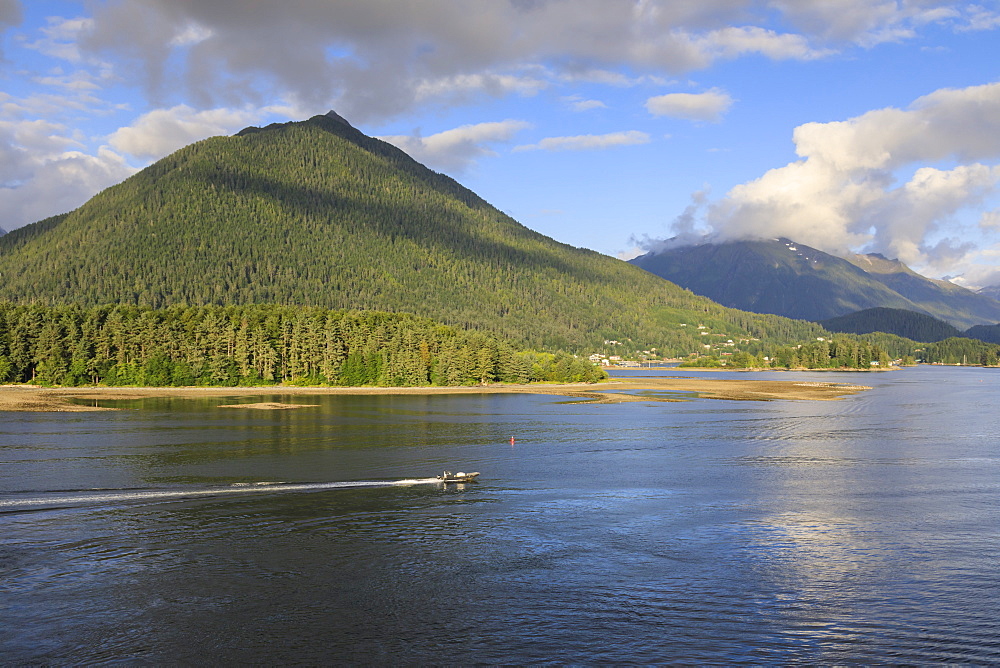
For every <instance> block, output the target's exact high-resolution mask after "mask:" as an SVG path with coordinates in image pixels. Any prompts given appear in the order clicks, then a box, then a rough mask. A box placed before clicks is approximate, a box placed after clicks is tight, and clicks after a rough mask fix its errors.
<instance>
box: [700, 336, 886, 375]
mask: <svg viewBox="0 0 1000 668" xmlns="http://www.w3.org/2000/svg"><path fill="white" fill-rule="evenodd" d="M726 358H727V359H725V361H723V359H722V358H720V357H715V356H707V357H701V358H699V359H696V360H691V361H688V362H684V363H683V364H681V366H691V367H721V366H727V367H733V368H736V369H871V368H873V367H881V368H885V367H888V366H889V365H890V364H891V363H892V361H893V360H892V358H891V357H890V356H889V354H888V353H887V352H886V350H885V349H884V348H881V347H879V346H877V345H875V344H873V343H870V342H868V341H864V340H861V339H857V338H835V339H832V340H826V339H824V340H822V341H820V340H817V341H812V342H810V343H806V344H803V345H797V346H781V347H778V348H772V349H770V350H769V352H768V354H763V353H761V354H757V355H755V354H753V353H751V352H748V351H737V352H735V353H733V354H732V355H728V356H726Z"/></svg>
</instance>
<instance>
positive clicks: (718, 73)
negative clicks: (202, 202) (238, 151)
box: [0, 0, 1000, 287]
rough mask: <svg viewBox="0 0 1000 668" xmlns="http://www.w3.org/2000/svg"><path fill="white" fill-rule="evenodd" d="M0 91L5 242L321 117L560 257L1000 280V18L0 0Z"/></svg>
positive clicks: (625, 1) (579, 4) (862, 0)
mask: <svg viewBox="0 0 1000 668" xmlns="http://www.w3.org/2000/svg"><path fill="white" fill-rule="evenodd" d="M0 77H2V81H3V85H2V87H0V227H3V228H4V229H7V230H11V229H14V228H17V227H21V226H22V225H25V224H28V223H30V222H34V221H36V220H39V219H42V218H44V217H46V216H49V215H53V214H57V213H62V212H65V211H68V210H71V209H73V208H75V207H77V206H79V205H80V204H82V203H83V202H84V201H86V200H87V198H89V197H90V196H92V195H93V194H95V193H96V192H98V191H99V190H101V189H102V188H105V187H107V186H109V185H112V184H114V183H117V182H118V181H120V180H122V179H124V178H125V177H127V176H128V175H129V174H131V173H134V172H135V171H136V170H138V169H140V168H142V167H144V166H145V165H148V164H149V163H151V162H153V161H155V160H157V159H159V158H161V157H163V156H164V155H166V154H168V153H170V152H171V151H173V150H176V149H178V148H180V147H182V146H184V145H186V144H188V143H191V142H193V141H196V140H199V139H202V138H204V137H208V136H212V135H218V134H232V133H234V132H236V131H238V130H240V129H241V128H243V127H246V126H248V125H260V124H266V123H269V122H274V121H285V120H299V119H303V118H307V117H309V116H311V115H314V114H317V113H324V112H325V111H327V110H329V109H335V110H336V111H338V112H339V113H340V114H342V115H343V116H345V117H346V118H347V119H348V120H349V121H350V122H351V123H352V124H354V125H355V126H356V127H358V128H359V129H361V130H362V131H364V132H365V133H367V134H370V135H373V136H378V137H382V138H383V139H386V140H388V141H391V142H393V143H394V144H396V145H397V146H400V147H401V148H403V149H404V150H406V151H407V152H409V153H410V154H411V155H413V156H414V157H415V158H417V159H418V160H420V161H421V162H423V163H425V164H427V165H428V166H430V167H432V168H433V169H436V170H438V171H442V172H445V173H447V174H449V175H451V176H453V177H455V178H456V179H457V180H459V181H460V182H461V183H463V184H464V185H466V186H468V187H469V188H471V189H472V190H474V191H476V192H477V193H479V194H480V195H482V196H483V197H485V198H486V199H487V200H488V201H490V202H491V203H492V204H494V205H495V206H497V207H498V208H500V209H502V210H504V211H506V212H508V213H509V214H510V215H512V216H513V217H514V218H515V219H517V220H518V221H520V222H521V223H523V224H524V225H527V226H528V227H530V228H532V229H535V230H537V231H539V232H542V233H543V234H546V235H549V236H551V237H553V238H555V239H557V240H559V241H562V242H564V243H568V244H571V245H574V246H581V247H587V248H592V249H594V250H597V251H600V252H603V253H607V254H609V255H619V256H622V257H629V256H631V255H634V254H636V253H638V252H643V251H645V250H649V249H655V248H658V247H660V245H661V244H664V243H681V242H688V241H691V240H694V239H700V238H702V237H703V236H704V235H710V236H711V237H713V238H716V239H732V238H750V237H763V238H767V237H776V236H787V237H790V238H792V239H794V240H795V241H798V242H800V243H805V244H809V245H812V246H816V247H819V248H821V249H823V250H827V251H829V252H835V253H844V252H847V251H865V252H868V251H875V252H881V253H883V254H885V255H887V256H889V257H898V258H900V259H901V260H903V261H905V262H907V263H908V264H909V265H910V266H912V267H914V268H915V269H917V270H918V271H921V272H922V273H925V274H926V275H929V276H934V277H938V276H951V277H955V278H954V280H956V282H959V283H961V284H964V285H967V286H971V287H978V286H982V285H990V284H1000V3H998V2H996V1H993V2H977V3H966V2H938V1H935V0H899V1H883V0H819V1H816V2H810V1H808V0H761V1H749V0H672V1H665V2H655V1H652V0H639V1H632V0H550V1H546V0H510V1H509V2H503V1H501V0H422V1H403V0H393V1H379V0H366V1H365V2H340V1H336V0H283V1H282V2H280V3H279V2H272V1H270V0H130V1H128V2H57V1H51V2H49V1H46V0H31V1H30V2H28V1H21V0H0ZM671 238H674V239H675V241H673V242H666V241H664V240H666V239H671Z"/></svg>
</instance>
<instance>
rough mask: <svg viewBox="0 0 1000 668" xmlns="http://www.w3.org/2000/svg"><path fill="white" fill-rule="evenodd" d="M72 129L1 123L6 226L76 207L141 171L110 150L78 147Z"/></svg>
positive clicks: (0, 196) (1, 223)
mask: <svg viewBox="0 0 1000 668" xmlns="http://www.w3.org/2000/svg"><path fill="white" fill-rule="evenodd" d="M67 132H68V130H67V128H65V127H64V126H62V125H59V124H56V123H49V122H47V121H22V122H10V121H0V211H2V212H3V214H2V218H0V227H3V228H4V229H6V230H12V229H15V228H18V227H21V226H23V225H26V224H27V223H33V222H35V221H37V220H41V219H43V218H47V217H49V216H53V215H55V214H58V213H65V212H67V211H71V210H72V209H75V208H76V207H78V206H80V205H81V204H83V202H85V201H86V200H87V199H88V198H89V197H90V196H92V195H93V194H94V193H95V192H98V191H99V190H102V189H104V188H106V187H108V186H110V185H113V184H115V183H117V182H119V181H121V180H122V179H124V178H126V177H128V176H129V175H131V174H132V173H133V172H134V171H135V170H134V169H133V168H131V167H129V166H128V165H127V164H126V162H125V160H124V159H123V158H122V156H121V155H118V154H116V153H115V152H114V151H111V150H109V149H107V148H102V149H100V150H99V151H98V152H97V154H96V155H88V154H86V153H84V152H82V151H80V150H77V149H78V147H79V144H78V141H77V140H76V139H74V138H73V137H71V136H69V135H68V134H67Z"/></svg>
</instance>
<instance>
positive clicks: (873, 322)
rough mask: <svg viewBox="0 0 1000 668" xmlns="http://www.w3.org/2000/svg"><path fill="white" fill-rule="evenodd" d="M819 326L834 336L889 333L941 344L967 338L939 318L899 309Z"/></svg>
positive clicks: (841, 318) (850, 315)
mask: <svg viewBox="0 0 1000 668" xmlns="http://www.w3.org/2000/svg"><path fill="white" fill-rule="evenodd" d="M817 324H820V325H822V326H823V327H824V328H825V329H828V330H830V331H831V332H846V333H850V334H869V333H871V332H886V333H887V334H895V335H896V336H901V337H903V338H906V339H911V340H913V341H921V342H924V343H929V342H932V341H941V340H943V339H947V338H950V337H953V336H963V334H962V332H960V331H959V330H958V329H957V328H956V327H952V326H951V325H949V324H948V323H946V322H943V321H941V320H938V319H937V318H932V317H931V316H929V315H926V314H924V313H916V312H915V311H907V310H906V309H898V308H883V307H876V308H869V309H865V310H863V311H857V312H855V313H848V314H847V315H842V316H839V317H836V318H829V319H827V320H820V321H819V322H818V323H817Z"/></svg>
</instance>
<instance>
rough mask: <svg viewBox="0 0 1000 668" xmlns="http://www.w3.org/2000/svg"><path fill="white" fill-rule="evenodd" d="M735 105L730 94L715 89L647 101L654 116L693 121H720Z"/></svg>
mask: <svg viewBox="0 0 1000 668" xmlns="http://www.w3.org/2000/svg"><path fill="white" fill-rule="evenodd" d="M732 104H733V98H732V97H730V96H729V93H727V92H725V91H724V90H721V89H719V88H713V89H711V90H709V91H706V92H704V93H669V94H667V95H659V96H657V97H651V98H649V99H648V100H646V109H647V110H648V111H649V113H651V114H653V115H654V116H672V117H674V118H686V119H688V120H692V121H718V120H720V119H721V118H722V115H723V114H724V113H726V111H728V110H729V107H730V106H732Z"/></svg>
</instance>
